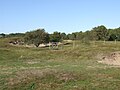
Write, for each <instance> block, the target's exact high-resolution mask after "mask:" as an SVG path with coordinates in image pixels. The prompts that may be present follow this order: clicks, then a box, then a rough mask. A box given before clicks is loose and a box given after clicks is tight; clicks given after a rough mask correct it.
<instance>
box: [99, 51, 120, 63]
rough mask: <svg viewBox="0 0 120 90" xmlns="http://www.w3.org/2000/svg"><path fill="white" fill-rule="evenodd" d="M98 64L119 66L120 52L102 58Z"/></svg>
mask: <svg viewBox="0 0 120 90" xmlns="http://www.w3.org/2000/svg"><path fill="white" fill-rule="evenodd" d="M99 62H100V63H104V64H109V65H120V51H119V52H113V53H110V54H109V55H106V56H102V58H101V61H99Z"/></svg>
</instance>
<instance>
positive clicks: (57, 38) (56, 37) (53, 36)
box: [50, 32, 62, 42]
mask: <svg viewBox="0 0 120 90" xmlns="http://www.w3.org/2000/svg"><path fill="white" fill-rule="evenodd" d="M61 39H62V38H61V34H60V32H54V33H53V34H50V41H51V42H60V41H61Z"/></svg>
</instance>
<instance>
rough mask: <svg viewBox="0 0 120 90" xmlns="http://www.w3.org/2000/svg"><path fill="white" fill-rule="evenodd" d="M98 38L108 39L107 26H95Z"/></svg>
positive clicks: (94, 29)
mask: <svg viewBox="0 0 120 90" xmlns="http://www.w3.org/2000/svg"><path fill="white" fill-rule="evenodd" d="M93 31H94V32H95V33H94V34H95V37H96V39H97V40H106V38H107V36H108V31H107V28H106V27H105V26H103V25H101V26H98V27H95V28H93Z"/></svg>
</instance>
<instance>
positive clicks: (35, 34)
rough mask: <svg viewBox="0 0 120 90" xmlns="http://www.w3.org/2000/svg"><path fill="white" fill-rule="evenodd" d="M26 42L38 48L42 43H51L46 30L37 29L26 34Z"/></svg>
mask: <svg viewBox="0 0 120 90" xmlns="http://www.w3.org/2000/svg"><path fill="white" fill-rule="evenodd" d="M24 40H25V42H26V43H27V44H34V45H35V46H36V47H38V46H39V45H40V44H42V43H47V42H48V41H49V35H48V33H46V32H45V30H44V29H37V30H34V31H31V32H27V33H26V34H25V37H24Z"/></svg>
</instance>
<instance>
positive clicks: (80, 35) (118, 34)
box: [0, 25, 120, 46]
mask: <svg viewBox="0 0 120 90" xmlns="http://www.w3.org/2000/svg"><path fill="white" fill-rule="evenodd" d="M40 33H44V34H45V37H46V38H45V37H44V36H42V35H41V34H40ZM31 35H32V36H31ZM24 36H25V41H26V42H27V43H33V42H34V43H35V42H41V43H42V42H44V41H45V42H48V41H49V42H59V41H62V40H86V39H88V40H92V41H115V40H117V41H120V27H119V28H115V29H107V28H106V27H105V26H104V25H101V26H97V27H94V28H93V29H92V30H89V31H86V32H82V31H80V32H73V33H72V34H66V33H64V32H63V33H60V32H54V33H53V34H49V35H48V33H46V32H45V30H44V29H42V30H41V29H37V30H34V31H31V32H27V33H15V34H14V33H11V34H8V35H6V34H4V33H2V34H0V37H3V38H5V37H24ZM37 36H39V37H37ZM40 36H41V37H40ZM26 37H29V39H28V38H26ZM31 38H33V39H34V38H41V40H42V38H43V39H45V40H43V41H37V40H38V39H36V40H35V41H33V40H31ZM27 39H28V40H27ZM36 46H39V44H38V43H37V44H36Z"/></svg>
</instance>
